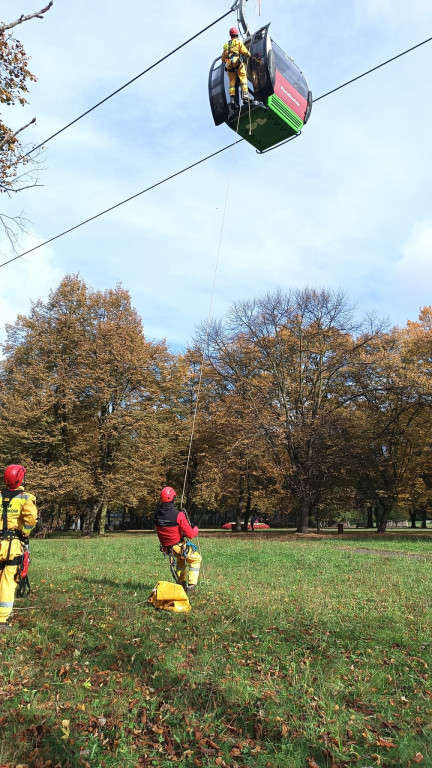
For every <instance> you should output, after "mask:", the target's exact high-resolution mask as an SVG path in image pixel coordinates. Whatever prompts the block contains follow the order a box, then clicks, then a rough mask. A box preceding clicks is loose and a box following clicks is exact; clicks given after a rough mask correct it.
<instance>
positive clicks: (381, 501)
mask: <svg viewBox="0 0 432 768" xmlns="http://www.w3.org/2000/svg"><path fill="white" fill-rule="evenodd" d="M362 351H363V359H362V360H360V361H359V365H358V367H357V369H356V371H355V372H354V373H353V380H354V383H355V387H356V388H357V389H358V391H359V393H361V397H360V398H359V399H358V401H357V402H358V403H359V408H360V410H361V413H362V414H363V428H362V431H361V434H359V442H360V443H361V445H362V457H361V459H360V460H359V465H358V482H359V484H360V485H361V487H362V489H363V491H362V492H363V495H365V496H366V497H367V496H368V497H369V498H368V503H369V504H371V505H372V506H373V507H374V510H375V516H376V521H377V531H378V533H383V532H384V531H385V530H386V526H387V522H388V520H389V518H390V517H391V515H392V513H393V511H394V510H395V509H396V506H397V505H398V504H400V503H405V504H408V503H409V502H410V498H411V497H412V494H413V490H414V488H415V486H416V480H417V479H418V478H419V476H420V474H421V466H422V455H423V454H424V448H425V446H426V444H427V439H426V438H427V435H428V433H429V430H430V413H428V409H427V400H428V393H427V388H428V384H427V377H425V376H424V370H423V369H422V367H421V366H420V365H419V361H418V360H417V359H413V357H412V354H413V351H412V344H411V342H410V339H409V337H407V334H406V332H405V331H404V330H401V329H398V328H395V329H393V330H392V331H391V332H389V333H386V334H381V335H380V336H377V337H375V338H374V339H372V340H368V343H367V344H365V345H364V346H363V350H362ZM429 388H430V385H429Z"/></svg>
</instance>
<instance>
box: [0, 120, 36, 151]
mask: <svg viewBox="0 0 432 768" xmlns="http://www.w3.org/2000/svg"><path fill="white" fill-rule="evenodd" d="M35 122H36V118H35V117H34V118H33V119H32V120H30V122H29V123H27V124H26V125H23V126H22V128H18V130H17V131H15V133H12V131H8V132H7V133H6V134H5V136H4V137H3V138H2V140H1V141H0V149H3V147H4V146H5V144H7V143H8V141H11V139H14V138H15V136H18V134H19V133H21V131H25V129H26V128H28V127H29V125H33V123H35Z"/></svg>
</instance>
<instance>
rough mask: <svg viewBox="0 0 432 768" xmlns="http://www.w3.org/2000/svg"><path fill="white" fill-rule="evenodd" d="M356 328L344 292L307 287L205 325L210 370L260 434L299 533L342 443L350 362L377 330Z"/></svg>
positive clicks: (242, 305) (350, 396) (351, 394)
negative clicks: (366, 331) (293, 504)
mask: <svg viewBox="0 0 432 768" xmlns="http://www.w3.org/2000/svg"><path fill="white" fill-rule="evenodd" d="M359 330H360V329H359V325H358V324H357V323H356V322H355V320H354V312H353V308H351V307H350V306H349V304H348V302H347V299H346V297H345V295H344V294H342V293H341V292H330V291H325V290H321V291H315V290H312V289H305V290H303V291H293V292H291V293H289V294H283V293H282V292H280V291H277V292H276V293H273V294H268V295H266V296H263V297H261V298H258V299H255V300H252V301H245V302H239V303H237V304H235V305H234V306H233V308H232V309H231V311H230V312H229V314H228V316H227V319H226V321H225V323H222V322H214V323H213V325H212V327H211V329H210V333H209V340H210V343H209V346H210V361H211V364H212V366H213V369H214V372H215V375H216V376H217V377H219V378H221V379H222V380H223V381H224V385H225V387H226V389H227V391H231V392H235V393H236V395H237V396H238V397H242V399H243V401H244V404H245V406H247V408H248V410H249V414H250V419H249V421H250V423H253V425H254V430H255V431H259V433H260V437H261V438H262V439H264V440H266V442H267V445H268V447H269V449H270V451H271V453H272V455H273V460H274V462H275V464H276V466H277V467H278V471H279V477H280V482H281V483H282V486H283V488H284V490H285V492H286V493H290V494H291V496H292V497H293V498H295V499H296V504H297V512H298V531H299V532H307V531H308V526H309V518H310V516H311V515H312V514H313V513H314V512H315V511H316V510H317V508H319V505H320V504H321V502H322V500H323V493H324V490H325V488H326V487H328V483H329V477H330V476H331V474H332V473H333V474H334V471H335V470H334V466H335V456H336V455H337V454H338V452H339V458H338V461H339V463H341V456H340V452H341V451H342V450H344V448H346V443H345V441H341V439H340V436H341V433H342V432H343V430H344V429H345V423H346V420H347V419H348V418H349V414H350V407H351V404H352V402H353V400H354V399H355V397H356V396H357V393H356V392H355V391H354V390H353V387H352V378H351V367H350V366H351V364H352V362H353V361H354V360H355V359H356V357H358V356H359V355H360V352H361V348H362V346H363V345H364V344H365V343H366V338H369V337H371V338H372V337H373V336H374V335H375V334H376V333H378V329H375V328H371V330H370V332H369V336H367V337H366V336H365V337H364V338H361V339H359V340H358V341H356V339H355V336H356V334H358V333H359ZM250 437H251V439H253V437H252V433H251V435H250ZM255 439H256V438H255ZM345 458H346V457H345Z"/></svg>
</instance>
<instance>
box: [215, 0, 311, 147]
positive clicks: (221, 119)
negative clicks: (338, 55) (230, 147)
mask: <svg viewBox="0 0 432 768" xmlns="http://www.w3.org/2000/svg"><path fill="white" fill-rule="evenodd" d="M244 2H245V0H238V2H237V3H235V4H234V6H233V7H232V10H236V9H237V11H238V23H239V26H241V27H242V29H243V33H244V35H245V39H244V40H243V42H244V44H245V45H246V47H247V48H248V50H249V51H250V53H251V57H250V58H249V59H248V60H247V75H248V86H249V95H250V99H251V101H250V103H249V104H248V103H247V102H246V103H245V102H241V100H240V96H239V90H238V89H237V96H236V103H235V105H234V108H231V107H230V105H229V96H228V77H227V75H226V72H225V67H224V64H223V63H222V60H221V58H220V57H219V58H217V59H215V61H214V62H213V64H212V67H211V69H210V75H209V98H210V106H211V110H212V114H213V119H214V122H215V124H216V125H221V124H222V123H226V125H228V126H229V128H231V129H232V130H233V131H235V132H236V133H238V134H239V136H241V137H242V138H243V139H245V140H246V141H248V142H249V144H252V146H254V147H255V148H256V149H257V150H258V152H264V151H265V150H267V149H270V148H271V147H274V146H276V145H277V144H280V143H281V142H283V141H286V140H287V139H290V138H292V137H294V136H298V135H299V134H300V132H301V130H302V128H303V126H304V125H305V124H306V123H307V121H308V119H309V116H310V113H311V110H312V92H311V91H310V90H309V86H308V83H307V80H306V78H305V76H304V75H303V73H302V71H301V70H300V69H299V68H298V66H297V64H296V63H295V61H294V59H292V58H291V57H290V56H287V55H286V53H284V52H283V50H282V49H281V48H280V47H279V46H278V45H277V44H276V43H275V41H274V40H272V38H271V37H270V34H269V31H268V30H269V26H270V24H267V25H266V26H264V27H261V29H259V30H258V32H255V33H254V34H252V35H251V34H250V32H249V29H248V26H247V23H246V21H245V18H244V15H243V3H244Z"/></svg>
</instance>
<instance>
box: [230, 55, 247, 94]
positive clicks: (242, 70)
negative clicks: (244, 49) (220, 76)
mask: <svg viewBox="0 0 432 768" xmlns="http://www.w3.org/2000/svg"><path fill="white" fill-rule="evenodd" d="M227 71H228V78H229V93H230V96H235V92H236V79H237V77H238V79H239V80H240V85H241V89H242V93H248V83H247V75H246V67H245V65H244V63H242V64H240V66H239V67H238V68H237V69H233V70H231V69H228V70H227Z"/></svg>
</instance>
